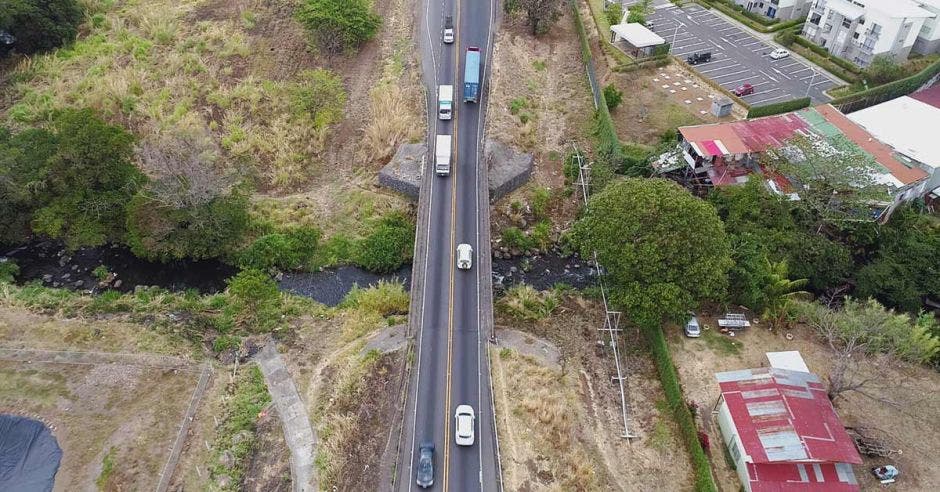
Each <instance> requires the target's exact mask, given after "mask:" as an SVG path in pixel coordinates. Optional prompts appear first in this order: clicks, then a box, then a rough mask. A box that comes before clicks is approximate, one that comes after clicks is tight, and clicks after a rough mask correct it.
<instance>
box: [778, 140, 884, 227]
mask: <svg viewBox="0 0 940 492" xmlns="http://www.w3.org/2000/svg"><path fill="white" fill-rule="evenodd" d="M764 161H765V162H764V164H766V165H767V166H769V167H770V168H771V169H775V170H777V171H779V172H781V173H782V174H784V175H786V176H787V177H788V178H790V179H791V181H795V183H796V187H797V190H796V191H797V193H798V194H799V196H800V200H799V201H797V202H796V205H797V206H798V207H799V208H801V209H802V210H803V212H804V213H805V214H806V216H807V217H808V221H809V222H810V223H811V224H812V225H814V226H816V227H818V228H821V227H822V226H823V225H838V224H841V223H844V222H845V221H850V220H869V219H870V218H871V204H872V203H878V202H884V201H887V200H890V197H889V196H888V194H887V189H886V187H885V186H884V185H882V184H879V183H878V182H877V181H876V180H875V176H876V175H877V174H878V173H880V172H883V171H882V168H881V166H880V165H879V164H878V163H877V162H875V160H874V157H872V156H871V155H870V154H868V153H866V152H864V151H862V150H861V149H860V148H859V147H858V146H857V145H855V144H854V143H852V142H851V141H849V140H848V139H847V138H846V137H844V136H842V135H839V136H836V137H831V138H811V137H804V136H800V137H796V138H793V139H791V140H790V141H789V142H788V145H786V146H785V147H783V148H781V149H778V150H772V151H768V152H766V153H765V154H764Z"/></svg>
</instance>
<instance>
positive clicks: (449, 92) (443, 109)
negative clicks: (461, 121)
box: [437, 85, 454, 120]
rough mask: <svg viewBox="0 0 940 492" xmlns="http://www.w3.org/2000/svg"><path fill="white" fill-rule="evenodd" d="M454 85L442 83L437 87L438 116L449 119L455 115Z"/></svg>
mask: <svg viewBox="0 0 940 492" xmlns="http://www.w3.org/2000/svg"><path fill="white" fill-rule="evenodd" d="M453 115H454V86H452V85H442V86H438V88H437V117H438V119H441V120H449V119H451V118H453V117H454V116H453Z"/></svg>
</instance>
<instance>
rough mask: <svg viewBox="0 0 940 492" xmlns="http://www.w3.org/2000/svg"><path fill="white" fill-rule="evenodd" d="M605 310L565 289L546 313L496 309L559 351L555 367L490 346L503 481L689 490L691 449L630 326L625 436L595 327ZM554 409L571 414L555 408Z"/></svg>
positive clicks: (534, 486)
mask: <svg viewBox="0 0 940 492" xmlns="http://www.w3.org/2000/svg"><path fill="white" fill-rule="evenodd" d="M603 319H604V314H603V309H602V307H601V306H600V305H599V304H597V303H596V302H593V301H589V300H584V299H580V298H571V297H569V298H566V299H565V301H564V302H563V304H562V306H561V307H560V308H559V309H558V310H557V311H556V312H555V313H554V314H553V315H552V317H550V318H548V319H545V320H542V321H538V322H520V321H517V320H514V319H511V318H508V317H505V316H500V317H498V318H497V324H499V325H502V326H511V327H512V328H514V329H517V330H519V331H521V332H523V333H529V334H531V335H534V336H537V337H542V338H545V339H547V340H549V341H550V342H551V343H553V344H554V345H556V346H557V347H558V349H559V351H560V353H561V360H560V369H551V368H549V367H547V366H545V365H543V364H541V363H540V362H538V360H536V359H534V358H531V357H527V356H524V355H522V354H520V353H518V352H516V351H513V350H511V349H508V348H507V349H493V352H492V358H493V384H494V398H495V400H496V404H497V415H498V416H499V418H498V425H499V431H500V438H501V442H500V445H501V452H502V454H503V466H504V478H505V481H506V488H507V490H624V491H628V490H629V491H632V490H670V491H672V490H690V489H691V485H690V484H691V480H690V474H691V465H690V464H689V461H688V457H687V456H686V454H685V453H684V451H683V450H684V448H683V447H682V444H681V442H680V441H679V440H678V438H677V436H678V433H677V431H676V429H674V427H673V424H672V421H671V419H669V418H668V416H667V415H664V414H663V412H662V410H661V409H660V408H662V404H661V400H662V399H663V396H662V390H661V387H660V385H659V381H658V379H657V378H656V372H655V368H654V366H653V364H652V361H651V360H649V358H648V356H647V355H646V354H647V352H646V351H645V350H644V348H643V346H642V342H641V338H640V337H639V335H638V334H637V333H634V332H631V331H630V330H628V331H627V332H625V336H626V337H627V346H629V347H633V348H635V350H630V351H628V352H627V353H625V354H622V355H623V359H622V363H623V364H624V367H625V370H626V371H627V374H629V377H628V381H627V383H628V388H629V395H630V396H629V405H630V407H631V416H632V418H631V419H630V431H631V432H632V433H633V434H636V435H637V436H638V437H636V438H634V439H631V440H627V439H624V438H622V437H621V434H622V433H623V421H622V417H621V409H620V393H619V390H618V387H617V386H616V385H613V384H611V376H612V375H613V374H614V373H615V369H614V365H613V360H612V359H611V355H610V354H611V352H610V349H609V348H608V347H606V346H605V345H604V343H603V342H602V341H601V342H600V343H599V340H600V336H599V333H600V332H598V331H597V328H598V327H600V326H602V325H603ZM510 395H512V396H511V397H510ZM559 409H563V411H564V413H565V414H566V415H568V417H565V418H561V417H559V416H557V415H556V412H557V411H560V410H559ZM547 424H551V425H547ZM544 429H550V430H551V432H555V433H556V434H554V435H553V434H551V433H548V432H545V431H544ZM562 442H564V443H565V445H564V446H561V445H560V444H559V443H562ZM579 487H581V488H580V489H579Z"/></svg>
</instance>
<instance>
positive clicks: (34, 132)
mask: <svg viewBox="0 0 940 492" xmlns="http://www.w3.org/2000/svg"><path fill="white" fill-rule="evenodd" d="M57 148H58V139H57V138H56V136H55V134H53V133H52V132H50V131H47V130H43V129H29V130H24V131H22V132H20V133H17V134H12V133H10V132H9V131H8V130H6V129H3V128H0V217H3V220H0V244H16V243H19V242H22V241H24V240H25V239H26V238H27V237H28V236H29V234H30V232H31V229H30V223H31V222H32V220H33V213H34V212H35V210H36V209H37V208H39V207H40V206H41V205H42V203H41V198H42V194H43V191H44V190H45V187H46V182H45V174H46V167H47V166H48V162H49V160H50V159H51V158H52V156H53V155H55V153H56V149H57Z"/></svg>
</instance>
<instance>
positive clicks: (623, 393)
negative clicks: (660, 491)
mask: <svg viewBox="0 0 940 492" xmlns="http://www.w3.org/2000/svg"><path fill="white" fill-rule="evenodd" d="M589 73H590V72H589ZM573 159H574V160H575V162H576V163H577V165H578V183H577V184H578V187H579V188H581V198H582V199H583V200H584V206H585V207H587V206H588V198H590V195H591V191H590V188H591V164H590V163H587V162H586V161H585V159H584V156H583V155H582V154H581V151H580V150H579V149H578V147H577V145H575V146H574V154H573ZM592 260H593V262H594V269H595V271H596V272H597V284H598V286H599V287H600V289H601V299H602V300H603V302H604V327H603V328H598V331H606V332H607V334H608V336H609V337H610V348H611V351H612V352H613V354H614V366H615V367H616V369H617V375H616V376H614V377H612V378H611V379H613V380H614V381H616V382H617V386H618V387H619V389H620V412H621V416H622V418H623V434H621V436H620V437H624V438H628V439H629V438H631V437H636V436H634V435H633V434H632V433H631V432H630V419H631V416H630V413H631V412H630V406H629V404H628V402H627V400H628V398H627V390H628V388H627V387H626V385H625V381H626V377H625V376H624V373H623V366H622V365H621V364H620V349H619V346H618V341H617V333H619V332H620V331H621V329H620V317H621V315H622V314H623V313H622V312H620V311H614V310H611V309H610V303H609V302H608V297H607V287H606V286H605V285H604V270H603V268H602V267H601V264H600V262H598V261H597V251H594V252H593V258H592Z"/></svg>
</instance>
